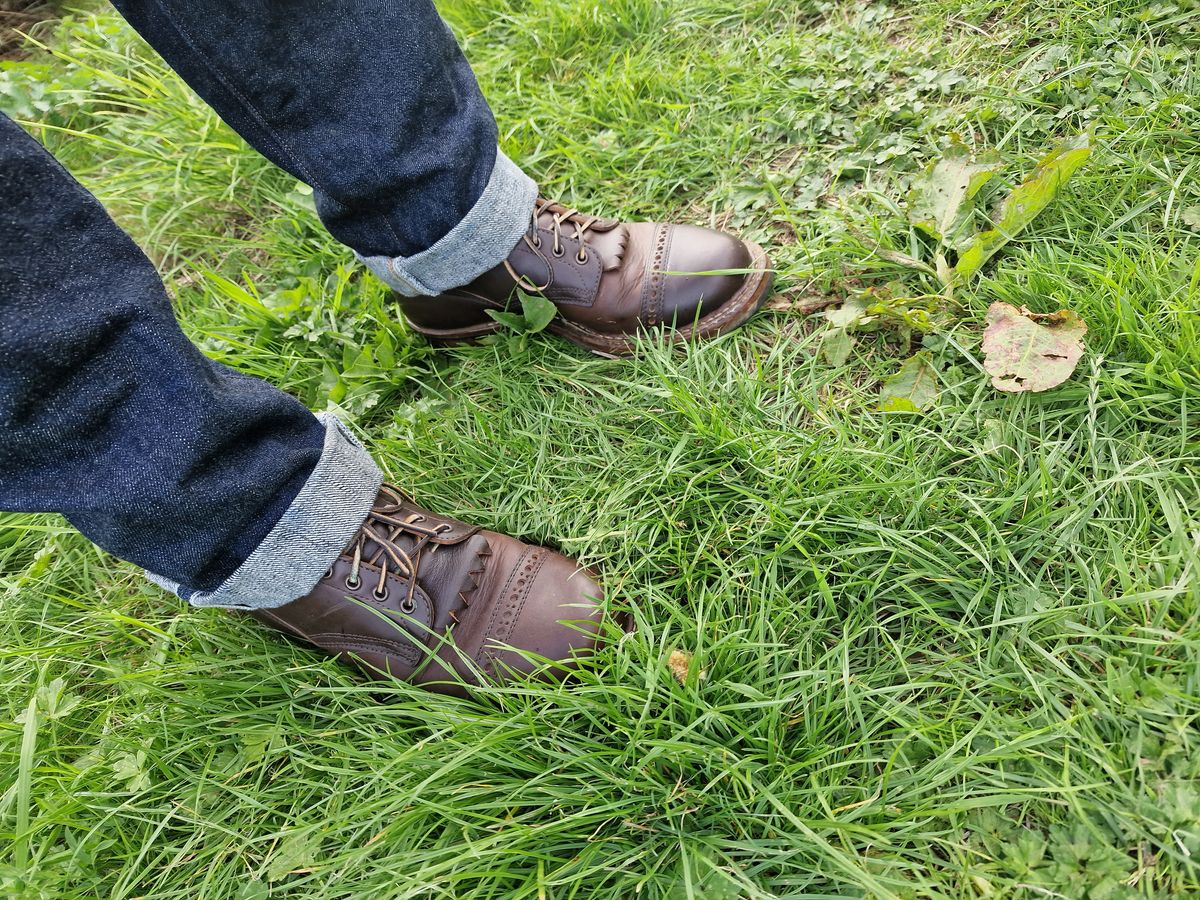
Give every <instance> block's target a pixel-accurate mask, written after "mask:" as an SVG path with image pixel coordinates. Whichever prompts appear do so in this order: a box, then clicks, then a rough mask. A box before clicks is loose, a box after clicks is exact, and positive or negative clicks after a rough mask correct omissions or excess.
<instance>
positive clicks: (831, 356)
mask: <svg viewBox="0 0 1200 900" xmlns="http://www.w3.org/2000/svg"><path fill="white" fill-rule="evenodd" d="M853 349H854V339H853V338H851V337H850V335H849V334H847V333H846V329H845V328H830V329H829V330H828V331H826V332H825V334H823V335H822V336H821V355H822V356H824V357H825V362H827V363H829V364H830V365H831V366H841V365H845V363H846V360H848V359H849V358H850V352H851V351H852V350H853Z"/></svg>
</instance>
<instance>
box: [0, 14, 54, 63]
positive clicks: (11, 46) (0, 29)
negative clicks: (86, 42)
mask: <svg viewBox="0 0 1200 900" xmlns="http://www.w3.org/2000/svg"><path fill="white" fill-rule="evenodd" d="M56 15H58V9H57V3H55V2H53V0H0V59H19V58H21V57H22V56H25V55H26V50H25V49H24V48H25V38H23V37H22V36H21V34H20V32H22V31H24V32H28V31H29V29H30V28H32V27H33V26H34V25H36V24H37V23H38V22H44V21H46V20H47V19H52V18H54V17H55V16H56Z"/></svg>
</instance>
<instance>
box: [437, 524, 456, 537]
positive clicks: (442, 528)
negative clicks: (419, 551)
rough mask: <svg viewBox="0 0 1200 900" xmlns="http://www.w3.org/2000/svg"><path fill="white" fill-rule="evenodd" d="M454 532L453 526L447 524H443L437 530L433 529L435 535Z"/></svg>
mask: <svg viewBox="0 0 1200 900" xmlns="http://www.w3.org/2000/svg"><path fill="white" fill-rule="evenodd" d="M453 530H454V526H453V525H447V524H446V523H445V522H443V523H442V524H441V525H439V526H438V527H437V528H435V529H433V533H434V534H445V533H446V532H447V531H453Z"/></svg>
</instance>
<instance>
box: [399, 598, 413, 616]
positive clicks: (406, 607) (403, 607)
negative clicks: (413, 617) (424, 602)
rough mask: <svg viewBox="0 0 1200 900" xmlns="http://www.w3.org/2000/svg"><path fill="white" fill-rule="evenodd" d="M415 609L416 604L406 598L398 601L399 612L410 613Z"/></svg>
mask: <svg viewBox="0 0 1200 900" xmlns="http://www.w3.org/2000/svg"><path fill="white" fill-rule="evenodd" d="M416 608H417V604H415V603H413V602H412V601H411V600H409V599H408V598H405V599H404V600H401V601H400V611H401V612H406V613H410V612H412V611H414V610H415V609H416Z"/></svg>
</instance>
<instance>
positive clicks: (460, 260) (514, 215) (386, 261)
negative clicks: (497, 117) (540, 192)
mask: <svg viewBox="0 0 1200 900" xmlns="http://www.w3.org/2000/svg"><path fill="white" fill-rule="evenodd" d="M536 199H537V184H535V183H534V181H533V179H531V178H530V177H529V176H528V175H526V174H525V173H524V172H522V171H521V169H520V168H519V167H518V166H517V164H516V163H514V162H513V161H512V160H511V159H509V158H508V157H507V156H505V155H504V154H503V153H502V152H500V151H499V150H497V151H496V165H495V167H494V168H493V169H492V175H491V178H490V179H488V183H487V187H485V188H484V189H483V193H482V194H481V195H480V197H479V199H478V200H477V201H476V202H475V205H474V206H473V207H471V210H470V212H468V213H467V215H466V217H465V218H464V219H463V220H462V221H461V222H459V223H458V224H457V225H455V226H454V227H453V228H452V229H450V232H449V234H447V235H446V236H445V237H443V238H442V239H441V240H440V241H438V242H437V243H436V244H434V245H433V246H432V247H430V248H429V249H428V250H422V251H421V252H420V253H417V254H415V255H413V256H407V257H406V256H395V257H390V256H362V255H361V254H360V255H359V259H361V260H362V261H363V263H365V264H366V266H367V268H369V269H370V270H371V271H372V272H374V273H375V274H376V275H377V276H379V278H381V279H382V280H383V282H384V283H385V284H387V285H388V287H390V288H392V289H393V290H395V291H397V292H398V293H400V294H403V295H404V296H405V297H417V296H420V295H423V294H424V295H428V296H435V295H437V294H440V293H442V292H444V291H448V290H450V289H451V288H456V287H461V286H462V285H464V284H468V283H470V282H472V281H474V280H475V279H476V278H478V277H479V276H480V275H482V274H483V273H484V272H486V271H487V270H488V269H492V268H495V267H496V266H498V265H499V264H500V263H501V262H503V261H504V260H505V259H506V258H507V257H508V255H509V254H510V253H512V250H513V247H515V246H517V242H518V241H519V240H520V239H521V235H523V234H524V233H525V232H526V230H527V229H528V228H529V221H530V215H531V214H532V212H533V204H534V201H535V200H536Z"/></svg>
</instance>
